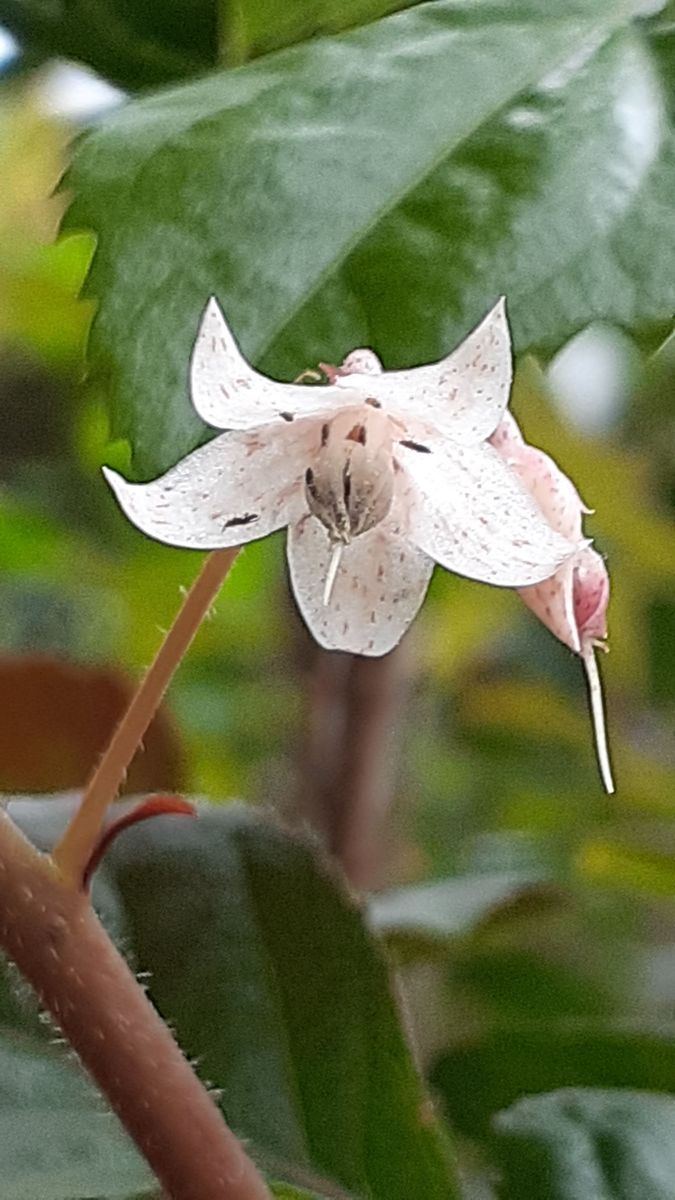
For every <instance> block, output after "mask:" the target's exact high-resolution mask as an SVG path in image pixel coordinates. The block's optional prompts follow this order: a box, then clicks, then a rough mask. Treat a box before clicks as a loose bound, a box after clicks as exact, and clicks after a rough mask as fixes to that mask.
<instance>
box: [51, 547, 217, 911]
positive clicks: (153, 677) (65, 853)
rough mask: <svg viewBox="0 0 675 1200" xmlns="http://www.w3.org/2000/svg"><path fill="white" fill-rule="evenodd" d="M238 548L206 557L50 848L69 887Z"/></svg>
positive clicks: (79, 882)
mask: <svg viewBox="0 0 675 1200" xmlns="http://www.w3.org/2000/svg"><path fill="white" fill-rule="evenodd" d="M238 553H239V548H238V547H234V548H233V549H231V550H216V551H214V552H213V553H212V554H210V555H209V556H208V558H207V559H206V562H205V563H204V566H203V567H202V570H201V571H200V573H199V575H198V576H197V578H196V580H195V581H194V583H193V584H192V587H191V588H190V590H189V592H188V593H187V595H186V597H185V600H184V602H183V605H182V607H181V608H180V610H179V612H178V615H177V617H176V619H175V621H174V623H173V625H172V626H171V628H170V630H169V632H168V633H167V635H166V637H165V638H164V641H163V642H162V645H161V646H160V648H159V651H158V653H157V655H156V657H155V660H154V662H153V663H152V665H151V666H150V668H149V670H148V671H147V673H146V675H145V676H144V678H143V680H142V682H141V684H140V686H139V688H138V690H137V691H136V693H135V695H134V697H133V699H132V701H131V703H130V705H129V707H128V709H127V711H126V713H125V714H124V716H123V717H122V720H121V721H120V724H119V725H118V726H117V729H116V730H115V732H114V734H113V736H112V738H111V740H110V742H109V743H108V746H107V749H106V750H105V752H104V754H103V757H102V759H101V761H100V763H99V764H98V766H97V767H96V769H95V770H94V772H93V774H92V775H91V777H90V779H89V782H88V783H87V786H86V788H85V790H84V794H83V796H82V800H81V802H80V805H79V808H78V809H77V811H76V812H75V814H74V816H73V818H72V820H71V821H70V824H69V825H68V827H67V829H66V831H65V833H64V834H63V836H62V838H61V839H60V841H59V842H58V843H57V845H56V846H55V847H54V851H53V854H52V859H53V862H54V863H55V865H56V867H57V868H58V870H59V872H60V874H61V877H62V879H63V880H64V882H66V883H68V884H69V885H70V886H71V887H74V888H79V887H81V885H82V879H83V875H84V871H85V868H86V865H87V863H88V861H89V858H90V856H91V853H92V851H93V849H94V846H95V844H96V842H97V839H98V837H99V834H100V832H101V826H102V824H103V820H104V817H105V814H106V810H107V808H108V805H109V804H110V803H111V802H112V801H113V800H114V799H115V797H116V795H117V793H118V791H119V788H120V786H121V784H122V782H123V780H124V776H125V774H126V772H127V769H128V767H129V764H130V762H131V760H132V758H133V757H134V754H135V753H136V751H137V749H138V747H139V746H140V744H141V742H142V740H143V738H144V736H145V733H146V730H147V728H148V726H149V724H150V722H151V721H152V718H153V717H154V715H155V713H156V712H157V709H158V708H159V705H160V703H161V700H162V697H163V696H164V693H165V691H166V689H167V687H168V686H169V684H170V682H171V680H172V678H173V675H174V673H175V671H176V669H177V667H178V666H179V664H180V662H181V659H182V658H183V655H184V654H185V652H186V650H187V649H188V648H189V646H190V644H191V642H192V640H193V638H194V636H195V634H196V633H197V630H198V629H199V626H200V624H201V622H202V620H203V618H204V616H205V615H206V613H207V612H208V610H209V608H210V607H211V604H212V603H213V600H214V597H215V596H216V594H217V592H218V590H219V588H220V587H221V585H222V583H223V581H224V579H225V577H226V575H227V574H228V572H229V570H230V567H231V566H232V564H233V562H234V560H235V558H236V557H237V554H238Z"/></svg>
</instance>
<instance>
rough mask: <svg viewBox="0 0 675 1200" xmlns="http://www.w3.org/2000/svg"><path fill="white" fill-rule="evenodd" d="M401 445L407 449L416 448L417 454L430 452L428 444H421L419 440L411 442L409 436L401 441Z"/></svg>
mask: <svg viewBox="0 0 675 1200" xmlns="http://www.w3.org/2000/svg"><path fill="white" fill-rule="evenodd" d="M401 445H402V446H407V447H408V449H409V450H417V451H418V453H419V454H431V448H430V447H429V446H423V445H422V443H421V442H412V441H410V439H409V438H406V439H404V440H403V441H401Z"/></svg>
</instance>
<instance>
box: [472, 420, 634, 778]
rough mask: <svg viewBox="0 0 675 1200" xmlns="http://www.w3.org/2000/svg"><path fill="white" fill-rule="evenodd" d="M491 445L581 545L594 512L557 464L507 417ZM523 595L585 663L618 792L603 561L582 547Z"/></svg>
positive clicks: (604, 756) (605, 763)
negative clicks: (608, 722) (605, 670)
mask: <svg viewBox="0 0 675 1200" xmlns="http://www.w3.org/2000/svg"><path fill="white" fill-rule="evenodd" d="M490 441H491V442H492V445H493V446H494V447H495V449H496V450H497V452H498V453H499V454H500V456H501V457H502V458H503V459H504V461H505V462H506V463H507V464H508V465H509V466H510V467H512V468H513V470H515V472H516V474H517V475H518V477H519V479H520V481H521V483H523V484H524V486H525V488H526V489H527V491H528V492H529V494H530V496H531V497H532V499H533V500H535V502H536V503H537V505H538V507H539V509H540V511H541V513H542V514H543V516H544V517H545V518H546V520H547V521H548V522H549V524H550V525H551V527H552V528H553V529H554V530H555V531H556V532H557V533H561V534H563V536H565V537H567V538H570V539H571V540H572V541H579V539H581V537H582V521H583V515H584V513H588V512H590V511H591V510H590V509H588V508H586V506H585V505H584V503H583V501H582V499H581V497H580V495H579V493H578V491H577V489H576V487H575V486H574V484H573V483H572V481H571V479H569V478H568V477H567V475H565V474H564V473H563V472H562V471H561V470H560V467H559V466H558V465H557V463H556V462H554V460H553V459H552V458H550V456H549V455H548V454H545V453H544V451H543V450H539V449H537V447H536V446H530V445H528V443H527V442H526V441H525V440H524V439H523V436H522V434H521V432H520V429H519V428H518V424H517V422H516V421H515V420H514V418H513V417H512V415H511V414H510V413H508V412H507V413H505V414H504V416H503V418H502V420H501V422H500V424H499V425H498V427H497V429H496V430H495V432H494V433H493V435H492V437H491V438H490ZM518 591H519V594H520V595H521V596H522V598H523V600H524V601H525V603H526V604H527V606H528V608H530V609H531V610H532V612H533V613H535V614H536V616H538V617H539V619H540V620H541V621H543V622H544V624H545V625H546V626H547V627H548V628H549V629H550V630H551V632H552V633H554V634H555V636H556V637H557V638H559V639H560V641H561V642H564V643H565V645H566V646H569V647H570V649H571V650H573V651H574V652H575V653H576V654H579V655H580V656H581V658H582V659H583V662H584V666H585V669H586V675H587V678H588V685H589V691H590V700H591V711H592V715H593V723H594V728H595V739H596V747H597V753H598V761H599V764H600V770H601V774H602V777H603V781H604V784H605V787H606V789H607V791H608V792H613V791H614V783H613V780H612V772H611V767H610V763H609V754H608V750H607V737H606V732H605V720H604V711H603V702H602V692H601V685H600V675H599V672H598V667H597V663H596V661H595V653H594V651H595V647H596V646H602V647H603V649H604V648H605V646H604V639H605V638H606V637H607V616H606V614H607V604H608V602H609V576H608V574H607V568H606V566H605V562H604V559H603V558H602V557H601V555H600V554H598V552H597V550H594V549H593V548H592V546H591V544H590V542H586V543H583V544H582V545H581V547H580V549H578V550H577V552H576V554H574V555H573V556H572V558H570V559H568V560H567V562H565V563H563V564H562V566H561V567H559V569H558V570H557V571H556V572H555V574H554V575H552V576H551V577H550V578H549V579H545V580H543V581H542V582H541V583H536V584H533V585H532V586H531V587H525V588H519V589H518Z"/></svg>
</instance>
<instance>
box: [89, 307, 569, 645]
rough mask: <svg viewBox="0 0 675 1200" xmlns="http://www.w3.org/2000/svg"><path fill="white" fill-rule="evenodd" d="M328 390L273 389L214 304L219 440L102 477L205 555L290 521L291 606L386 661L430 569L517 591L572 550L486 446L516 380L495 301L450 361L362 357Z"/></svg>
mask: <svg viewBox="0 0 675 1200" xmlns="http://www.w3.org/2000/svg"><path fill="white" fill-rule="evenodd" d="M327 371H328V372H329V373H330V375H331V378H332V382H331V383H330V384H329V385H327V386H324V387H306V386H300V385H298V384H285V383H276V382H274V381H273V380H271V379H266V378H265V377H264V376H262V375H259V374H258V373H257V372H256V371H254V370H253V369H252V368H251V367H250V366H249V364H248V363H247V362H246V361H245V359H244V358H243V357H242V355H241V353H240V351H239V349H238V347H237V344H236V342H235V340H234V338H233V336H232V333H231V332H230V330H229V328H228V326H227V323H226V322H225V319H224V317H223V315H222V313H221V311H220V309H219V307H218V305H217V303H216V301H215V300H213V299H212V300H211V301H210V302H209V304H208V307H207V309H206V312H205V314H204V318H203V321H202V325H201V328H200V331H199V335H198V338H197V341H196V344H195V348H194V352H193V356H192V364H191V387H192V402H193V404H194V407H195V409H196V410H197V412H198V413H199V415H200V416H201V417H202V418H203V420H204V421H206V422H207V423H208V424H209V425H213V426H215V427H216V428H220V429H225V430H227V431H228V432H226V433H222V434H221V435H220V436H219V437H216V438H214V439H213V441H211V442H209V443H208V445H206V446H203V447H201V448H200V449H198V450H195V451H194V452H193V453H192V454H190V455H188V456H187V458H185V459H183V460H182V461H181V462H179V463H178V465H177V466H175V467H174V468H173V469H172V470H170V471H168V472H167V473H166V475H163V476H162V477H161V478H160V479H156V480H155V481H154V482H152V483H147V484H133V483H127V482H126V481H125V480H124V479H122V478H121V477H120V476H119V475H117V474H116V473H115V472H114V471H110V470H107V469H106V470H105V474H106V478H107V479H108V481H109V483H110V485H111V487H112V488H113V490H114V491H115V494H116V496H117V499H118V501H119V503H120V505H121V506H122V508H123V509H124V511H125V513H126V514H127V516H128V517H129V518H130V520H131V521H133V522H134V524H135V525H137V526H138V528H139V529H142V530H143V531H144V532H145V533H147V534H148V535H149V536H150V537H153V538H156V539H158V540H159V541H162V542H168V543H169V544H170V545H174V546H185V547H190V548H192V549H196V550H215V549H219V548H222V547H225V546H233V545H237V544H239V543H242V542H248V541H253V540H254V539H256V538H261V537H265V536H266V534H268V533H272V532H273V531H274V530H276V529H280V528H282V527H283V526H286V525H287V526H288V531H289V532H288V562H289V567H290V574H291V580H292V584H293V590H294V592H295V596H296V600H297V602H298V606H299V608H300V611H301V613H302V615H303V617H304V619H305V621H306V622H307V625H308V626H309V628H310V630H311V632H312V633H313V635H314V637H315V638H316V639H317V641H318V642H320V644H321V645H322V646H325V647H327V648H328V649H333V650H348V651H352V652H354V653H360V654H368V655H380V654H384V653H386V651H388V650H390V649H391V648H392V647H393V646H395V645H396V643H397V642H398V641H399V640H400V638H401V637H402V636H403V634H404V633H405V631H406V629H407V627H408V625H409V624H410V622H411V621H412V620H413V617H414V616H415V614H416V613H417V610H418V609H419V607H420V605H421V603H422V600H423V599H424V594H425V592H426V589H427V585H428V583H429V578H430V576H431V573H432V570H433V566H434V562H437V563H440V564H441V566H443V567H446V568H447V569H448V570H450V571H456V572H457V573H458V574H460V575H467V576H469V577H470V578H472V579H478V580H483V581H484V582H486V583H492V584H499V585H501V586H503V587H524V586H528V585H530V584H534V583H538V582H539V581H541V580H543V579H547V578H548V577H550V576H551V575H552V574H553V573H554V572H555V571H556V570H557V569H558V568H559V567H560V565H561V564H562V563H563V562H565V561H566V560H567V559H568V558H569V557H570V556H571V555H572V554H573V553H574V552H575V551H576V549H577V543H576V542H574V541H570V540H569V539H568V538H566V537H563V536H561V535H560V534H559V533H557V532H556V531H555V530H553V529H552V528H551V526H550V525H549V523H548V522H547V521H546V519H545V518H544V516H543V515H542V513H541V511H540V509H539V508H538V506H537V504H536V503H535V502H534V501H533V500H532V499H531V497H530V496H529V495H528V493H527V490H526V489H525V487H523V485H522V483H521V482H520V480H519V479H518V476H517V474H516V472H515V471H514V470H512V469H511V467H510V466H509V465H508V463H506V462H504V461H503V459H502V458H501V457H500V455H499V454H498V453H497V451H496V450H495V449H494V448H493V447H492V446H491V445H489V444H488V441H487V439H488V438H489V437H490V435H491V434H492V433H493V432H494V430H495V429H496V427H497V425H498V424H499V422H500V420H501V418H502V415H503V413H504V410H505V408H506V404H507V401H508V397H509V390H510V386H511V350H510V339H509V330H508V325H507V321H506V313H505V308H504V302H503V300H500V301H499V303H498V304H497V305H496V306H495V308H494V309H493V310H492V312H491V313H489V315H488V316H487V317H486V318H485V320H484V321H483V322H482V323H481V324H480V325H479V326H478V327H477V329H475V330H474V332H473V333H471V334H470V335H469V337H468V338H467V339H466V340H465V341H464V342H462V343H461V345H460V346H458V348H457V349H456V350H455V351H453V353H452V354H450V355H449V356H448V357H447V358H444V359H443V360H441V361H440V362H437V363H432V364H430V365H428V366H423V367H416V368H413V369H411V370H406V371H386V372H383V371H382V368H381V365H380V363H379V360H378V359H377V358H376V357H375V355H374V354H373V353H372V351H370V350H358V351H354V352H353V353H352V354H351V355H349V356H348V358H347V359H346V360H345V362H344V363H343V365H342V367H340V368H327Z"/></svg>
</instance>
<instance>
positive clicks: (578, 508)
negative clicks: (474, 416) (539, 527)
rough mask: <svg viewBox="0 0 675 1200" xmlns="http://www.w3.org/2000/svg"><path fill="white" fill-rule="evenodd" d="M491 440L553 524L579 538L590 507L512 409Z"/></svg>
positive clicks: (569, 536) (559, 529)
mask: <svg viewBox="0 0 675 1200" xmlns="http://www.w3.org/2000/svg"><path fill="white" fill-rule="evenodd" d="M490 441H491V443H492V445H493V446H494V447H495V450H497V451H498V453H499V455H500V457H501V458H503V459H504V461H505V462H506V463H507V464H508V465H509V466H510V467H513V469H514V471H515V472H516V474H517V475H518V477H519V479H520V480H521V482H522V483H523V485H524V487H525V489H526V490H527V491H528V492H529V494H530V495H531V496H532V499H533V500H535V501H536V503H537V504H538V505H539V508H540V510H541V512H542V513H543V514H544V516H545V517H546V520H547V521H548V522H549V524H551V525H552V526H553V528H554V529H557V531H558V533H561V534H562V535H563V537H567V538H571V539H573V540H574V541H576V540H578V539H579V538H580V537H581V534H582V528H581V527H582V514H583V513H587V512H589V511H590V510H589V509H588V508H586V505H585V504H584V502H583V500H582V499H581V496H580V495H579V493H578V491H577V489H576V487H575V486H574V484H573V483H572V480H571V479H570V478H569V476H567V475H565V473H564V471H561V470H560V467H559V466H558V464H557V462H556V461H555V459H553V458H551V456H550V455H549V454H546V453H545V452H544V451H543V450H539V448H538V447H537V446H531V445H530V444H529V443H528V442H525V441H524V440H523V435H522V434H521V432H520V429H519V428H518V425H517V422H516V421H515V419H514V417H513V416H512V414H511V413H508V412H507V413H505V414H504V416H503V418H502V420H501V422H500V424H499V426H498V428H497V429H496V430H495V432H494V433H493V435H492V437H491V438H490Z"/></svg>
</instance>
